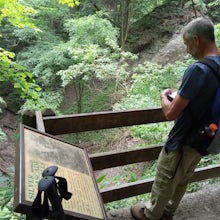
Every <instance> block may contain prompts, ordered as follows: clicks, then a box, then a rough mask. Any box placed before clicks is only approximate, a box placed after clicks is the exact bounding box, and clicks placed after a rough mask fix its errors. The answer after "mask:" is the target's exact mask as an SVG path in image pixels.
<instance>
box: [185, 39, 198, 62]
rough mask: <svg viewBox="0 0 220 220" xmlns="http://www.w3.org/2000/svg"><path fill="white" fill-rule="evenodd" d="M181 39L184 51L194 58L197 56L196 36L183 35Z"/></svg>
mask: <svg viewBox="0 0 220 220" xmlns="http://www.w3.org/2000/svg"><path fill="white" fill-rule="evenodd" d="M183 41H184V44H185V45H186V52H187V53H189V54H190V55H191V56H192V57H193V58H194V59H198V58H199V51H198V48H197V44H196V38H187V37H186V36H185V35H183Z"/></svg>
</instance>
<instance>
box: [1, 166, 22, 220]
mask: <svg viewBox="0 0 220 220" xmlns="http://www.w3.org/2000/svg"><path fill="white" fill-rule="evenodd" d="M13 179H14V167H11V170H10V176H7V177H6V176H0V198H1V199H0V219H2V220H24V219H25V217H24V216H22V215H20V214H16V213H13V202H12V201H13V200H12V198H13V196H14V185H13Z"/></svg>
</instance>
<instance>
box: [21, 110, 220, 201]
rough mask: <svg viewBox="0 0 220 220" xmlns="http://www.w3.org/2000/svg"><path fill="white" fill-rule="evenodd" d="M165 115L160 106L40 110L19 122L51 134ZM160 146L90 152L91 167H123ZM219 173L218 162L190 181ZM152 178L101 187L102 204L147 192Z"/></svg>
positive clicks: (148, 156) (155, 119)
mask: <svg viewBox="0 0 220 220" xmlns="http://www.w3.org/2000/svg"><path fill="white" fill-rule="evenodd" d="M164 121H166V118H165V116H164V114H163V112H162V110H161V108H155V109H141V110H131V111H116V112H112V111H110V112H96V113H88V114H75V115H64V116H46V115H45V114H44V113H43V114H42V113H41V112H36V114H35V115H34V117H33V115H31V116H28V115H26V116H25V117H24V118H23V123H24V124H26V125H29V126H31V127H36V128H37V129H39V130H41V131H44V132H46V133H49V134H52V135H61V134H69V133H77V132H84V131H93V130H100V129H109V128H117V127H126V126H132V125H140V124H149V123H158V122H164ZM161 148H162V145H155V146H149V147H145V148H138V149H132V150H120V152H107V153H98V154H93V155H90V160H91V163H92V166H93V170H94V171H95V170H102V169H106V168H111V167H117V166H123V165H128V164H133V163H139V162H144V161H152V160H156V159H157V158H158V155H159V152H160V150H161ZM218 176H220V165H213V166H208V167H205V168H199V169H196V170H195V173H194V176H193V178H192V179H191V182H196V181H201V180H205V179H208V178H213V177H218ZM153 181H154V179H153V178H152V179H146V180H141V181H136V182H132V183H127V184H123V185H120V186H114V187H111V188H107V189H104V190H101V191H100V193H101V195H102V198H103V201H104V203H107V202H112V201H117V200H120V199H124V198H128V197H131V196H136V195H140V194H144V193H148V192H150V190H151V186H152V183H153Z"/></svg>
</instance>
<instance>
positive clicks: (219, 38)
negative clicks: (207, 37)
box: [215, 23, 220, 48]
mask: <svg viewBox="0 0 220 220" xmlns="http://www.w3.org/2000/svg"><path fill="white" fill-rule="evenodd" d="M215 39H216V44H217V46H218V48H220V23H219V24H217V25H215Z"/></svg>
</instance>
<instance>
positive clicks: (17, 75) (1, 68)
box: [0, 48, 41, 101]
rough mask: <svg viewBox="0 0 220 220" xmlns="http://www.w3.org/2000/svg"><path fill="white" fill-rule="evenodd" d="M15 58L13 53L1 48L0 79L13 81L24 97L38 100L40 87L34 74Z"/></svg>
mask: <svg viewBox="0 0 220 220" xmlns="http://www.w3.org/2000/svg"><path fill="white" fill-rule="evenodd" d="M13 58H14V54H13V53H10V52H8V51H5V50H4V49H2V48H0V81H11V82H13V84H14V88H15V89H17V91H18V92H19V93H20V95H21V98H22V99H25V98H27V99H30V100H33V101H36V100H37V99H38V92H39V91H40V90H41V89H40V87H39V86H38V85H36V84H35V80H34V79H33V77H32V74H31V73H29V72H28V71H26V70H25V68H23V67H22V66H20V65H18V64H16V63H14V62H13V61H12V59H13Z"/></svg>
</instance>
